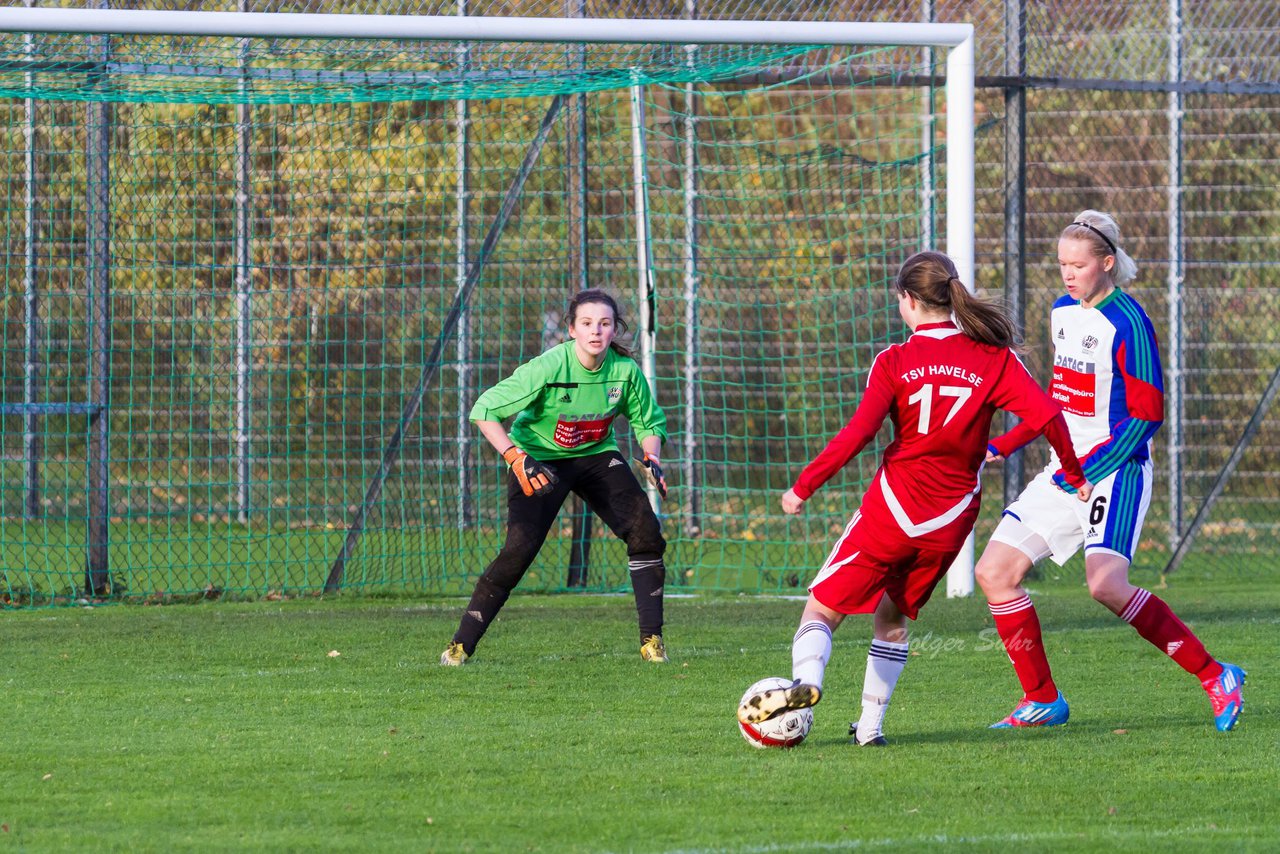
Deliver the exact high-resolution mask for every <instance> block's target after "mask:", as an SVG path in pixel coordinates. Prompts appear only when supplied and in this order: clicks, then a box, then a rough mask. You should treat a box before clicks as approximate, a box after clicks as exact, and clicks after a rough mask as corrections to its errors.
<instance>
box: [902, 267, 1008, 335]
mask: <svg viewBox="0 0 1280 854" xmlns="http://www.w3.org/2000/svg"><path fill="white" fill-rule="evenodd" d="M893 287H894V290H896V291H898V292H899V293H908V294H911V296H913V297H915V299H916V300H917V301H918V302H920V303H923V304H924V305H926V306H929V307H930V308H934V309H937V310H939V311H950V312H951V313H952V314H954V315H955V318H956V322H957V323H958V324H959V326H960V329H961V331H963V332H964V334H966V335H968V336H969V337H970V338H972V339H973V340H975V341H977V342H978V343H980V344H987V345H990V346H992V347H1012V348H1016V347H1017V346H1018V332H1017V328H1016V327H1015V326H1014V325H1013V321H1012V320H1010V319H1009V315H1008V313H1007V312H1006V311H1005V309H1004V306H1003V305H1001V304H1000V303H999V302H996V301H994V300H988V299H984V298H983V297H979V296H975V295H973V294H971V293H969V291H968V290H966V289H965V286H964V282H961V281H960V273H959V272H958V271H957V270H956V265H955V263H954V262H953V261H952V260H951V259H950V258H948V257H947V256H946V255H943V254H942V253H941V252H917V253H916V254H914V255H912V256H911V257H910V258H908V259H907V260H906V261H904V262H903V263H902V268H901V269H900V270H898V278H897V280H896V281H895V282H894V285H893Z"/></svg>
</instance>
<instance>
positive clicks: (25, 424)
mask: <svg viewBox="0 0 1280 854" xmlns="http://www.w3.org/2000/svg"><path fill="white" fill-rule="evenodd" d="M23 5H25V6H27V7H31V6H34V5H36V0H23ZM22 47H23V53H24V55H25V56H26V58H27V59H28V60H34V59H35V56H36V49H35V48H36V46H35V36H33V35H32V34H31V33H25V34H24V35H23V37H22ZM26 84H27V88H28V89H30V88H32V87H34V86H35V74H34V73H30V72H28V73H27V75H26ZM22 108H23V125H22V133H23V145H24V157H23V172H24V175H23V195H22V206H23V210H24V213H25V226H24V231H23V242H24V245H25V252H24V255H23V263H22V317H23V363H22V402H23V403H24V404H25V405H26V406H27V407H28V408H27V410H26V411H25V412H23V415H22V459H23V469H22V472H23V473H22V513H23V516H24V517H26V518H28V519H35V518H37V517H38V516H39V515H40V419H39V416H38V415H36V412H35V410H34V407H35V404H36V403H37V402H38V400H39V397H40V338H41V336H40V291H39V287H40V283H39V280H38V278H37V274H38V272H39V258H40V254H39V240H40V230H39V219H38V217H39V215H38V214H37V212H36V210H37V206H38V205H39V199H40V191H39V183H40V165H39V162H38V161H37V159H36V149H37V147H38V146H39V144H40V135H39V131H38V129H37V126H36V121H37V109H38V105H37V103H36V100H35V99H34V98H25V99H23V102H22Z"/></svg>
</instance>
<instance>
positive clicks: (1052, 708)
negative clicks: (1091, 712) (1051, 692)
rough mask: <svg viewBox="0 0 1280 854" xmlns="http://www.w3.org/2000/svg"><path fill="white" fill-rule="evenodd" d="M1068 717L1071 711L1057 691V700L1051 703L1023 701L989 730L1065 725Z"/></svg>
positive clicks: (1060, 693)
mask: <svg viewBox="0 0 1280 854" xmlns="http://www.w3.org/2000/svg"><path fill="white" fill-rule="evenodd" d="M1069 717H1071V710H1070V709H1068V708H1067V701H1066V700H1064V699H1063V698H1062V692H1061V691H1059V692H1058V696H1057V699H1055V700H1054V701H1053V702H1052V703H1034V702H1032V701H1031V700H1023V701H1022V702H1020V703H1018V706H1017V708H1015V709H1014V710H1013V712H1011V713H1010V714H1009V717H1007V718H1005V719H1004V720H1002V721H997V722H996V723H993V724H992V725H991V727H990V728H991V729H1005V728H1007V727H1015V726H1060V725H1062V724H1065V723H1066V722H1067V718H1069Z"/></svg>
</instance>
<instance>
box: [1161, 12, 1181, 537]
mask: <svg viewBox="0 0 1280 854" xmlns="http://www.w3.org/2000/svg"><path fill="white" fill-rule="evenodd" d="M1169 82H1170V83H1171V84H1173V85H1172V87H1171V88H1170V89H1169V188H1168V196H1169V211H1168V220H1169V228H1168V231H1169V275H1168V291H1169V296H1168V303H1169V367H1168V371H1169V389H1168V397H1169V412H1168V413H1166V415H1165V423H1166V424H1167V425H1168V433H1167V434H1166V438H1167V440H1168V447H1169V547H1170V548H1176V547H1177V546H1178V543H1179V542H1180V541H1181V540H1182V500H1183V499H1182V436H1183V432H1182V430H1183V428H1182V419H1183V417H1184V416H1185V413H1184V412H1183V407H1184V403H1183V401H1184V398H1183V383H1184V377H1183V370H1182V363H1183V349H1182V347H1183V335H1182V280H1183V275H1184V271H1183V266H1182V265H1183V247H1182V90H1181V89H1180V88H1179V84H1181V83H1182V0H1169Z"/></svg>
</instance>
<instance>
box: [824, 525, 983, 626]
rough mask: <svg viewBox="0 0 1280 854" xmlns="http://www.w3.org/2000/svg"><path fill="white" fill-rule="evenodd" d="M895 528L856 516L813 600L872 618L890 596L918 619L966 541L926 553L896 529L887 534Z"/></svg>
mask: <svg viewBox="0 0 1280 854" xmlns="http://www.w3.org/2000/svg"><path fill="white" fill-rule="evenodd" d="M975 504H976V502H975ZM966 515H967V514H966ZM968 524H969V525H970V526H971V525H972V519H969V520H968ZM890 526H892V523H889V524H888V525H886V524H884V523H881V524H875V523H874V522H870V521H869V520H868V519H867V517H865V516H863V515H862V513H861V512H859V513H855V514H854V516H853V518H852V519H850V520H849V525H848V527H846V528H845V529H844V534H842V535H841V537H840V539H839V540H837V541H836V544H835V546H834V547H833V548H832V549H831V554H830V555H828V556H827V561H826V563H824V564H823V565H822V569H821V570H819V571H818V576H817V578H815V579H814V581H813V583H812V584H810V585H809V592H810V593H812V594H813V597H814V598H815V599H817V600H818V601H819V602H821V603H822V604H823V605H825V606H827V607H828V608H830V609H831V610H833V611H839V612H840V613H842V614H870V613H873V612H874V611H875V609H876V606H877V605H879V604H880V600H881V599H882V598H883V597H884V595H885V594H886V593H887V594H889V598H890V599H891V600H893V603H894V604H895V605H897V606H898V610H899V611H901V612H902V613H904V614H906V615H907V616H908V617H910V618H911V619H913V620H914V619H915V618H916V616H917V615H918V614H919V613H920V609H921V608H923V607H924V603H926V602H928V601H929V597H930V596H931V595H932V594H933V588H934V587H936V586H937V585H938V582H939V581H941V580H942V577H943V576H945V575H946V574H947V570H948V569H949V568H950V567H951V564H952V563H953V562H954V561H955V559H956V555H958V554H959V553H960V549H961V548H962V547H963V545H964V541H963V539H961V540H960V542H959V543H958V544H957V545H956V546H955V547H954V548H946V549H941V550H939V549H922V548H920V547H919V545H917V544H916V543H914V542H912V540H911V539H910V538H908V537H907V536H906V535H905V534H903V533H902V531H901V530H899V529H897V528H896V527H894V528H893V529H892V530H888V529H889V528H890ZM966 530H967V529H966Z"/></svg>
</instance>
